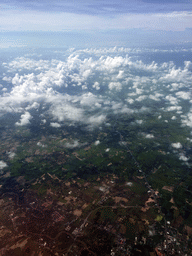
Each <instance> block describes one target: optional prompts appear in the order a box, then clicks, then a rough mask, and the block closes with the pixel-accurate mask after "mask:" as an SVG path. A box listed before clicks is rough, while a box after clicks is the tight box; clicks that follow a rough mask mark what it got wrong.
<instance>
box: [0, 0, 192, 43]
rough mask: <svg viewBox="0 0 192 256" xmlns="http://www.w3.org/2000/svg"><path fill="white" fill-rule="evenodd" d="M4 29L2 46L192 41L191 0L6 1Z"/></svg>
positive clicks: (0, 23) (1, 7) (1, 8)
mask: <svg viewBox="0 0 192 256" xmlns="http://www.w3.org/2000/svg"><path fill="white" fill-rule="evenodd" d="M0 33H1V35H2V36H1V39H0V46H1V47H9V46H12V47H13V46H38V45H39V46H46V45H50V46H76V47H77V46H80V47H81V46H83V45H85V46H91V45H93V46H97V45H98V46H105V45H107V46H113V45H114V46H115V45H118V46H120V45H123V46H136V47H137V46H147V45H157V44H162V45H166V44H182V43H191V42H192V1H190V0H180V1H178V0H168V1H165V0H134V1H133V0H126V1H124V0H114V1H109V0H97V1H96V0H71V1H65V0H64V1H58V0H56V1H50V0H46V1H45V0H42V1H37V0H28V1H24V0H15V1H13V0H10V1H9V0H1V4H0ZM53 33H54V34H53Z"/></svg>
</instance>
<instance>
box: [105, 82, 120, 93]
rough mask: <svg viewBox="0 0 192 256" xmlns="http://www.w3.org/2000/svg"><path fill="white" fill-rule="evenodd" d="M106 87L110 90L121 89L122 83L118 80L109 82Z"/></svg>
mask: <svg viewBox="0 0 192 256" xmlns="http://www.w3.org/2000/svg"><path fill="white" fill-rule="evenodd" d="M108 87H109V89H110V90H116V91H121V89H122V84H121V83H120V82H111V83H109V85H108Z"/></svg>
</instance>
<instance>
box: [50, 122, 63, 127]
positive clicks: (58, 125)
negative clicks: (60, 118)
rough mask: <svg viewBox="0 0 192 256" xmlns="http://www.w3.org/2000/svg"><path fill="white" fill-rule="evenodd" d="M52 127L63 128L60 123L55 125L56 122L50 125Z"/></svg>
mask: <svg viewBox="0 0 192 256" xmlns="http://www.w3.org/2000/svg"><path fill="white" fill-rule="evenodd" d="M50 126H51V127H54V128H60V127H61V125H60V124H59V123H55V122H52V123H50Z"/></svg>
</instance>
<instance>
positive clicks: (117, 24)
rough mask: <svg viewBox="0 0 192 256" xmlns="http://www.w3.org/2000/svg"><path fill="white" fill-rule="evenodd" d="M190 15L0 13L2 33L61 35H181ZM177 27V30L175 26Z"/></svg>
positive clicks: (191, 18)
mask: <svg viewBox="0 0 192 256" xmlns="http://www.w3.org/2000/svg"><path fill="white" fill-rule="evenodd" d="M191 20H192V13H191V12H190V11H189V12H187V11H185V12H183V11H182V12H169V13H148V14H147V15H146V14H145V13H126V14H125V13H124V14H122V13H120V14H116V15H114V16H113V18H112V17H110V16H108V15H107V16H102V15H91V14H82V13H81V14H80V13H71V12H70V13H68V12H46V11H45V12H43V11H38V12H37V11H33V10H27V9H25V10H24V9H23V10H22V9H20V10H19V11H18V10H15V8H7V9H2V10H1V11H0V24H1V29H2V30H3V31H63V30H73V29H75V30H82V29H83V30H98V29H99V30H101V29H103V30H106V29H133V28H137V29H138V28H142V29H150V30H161V31H162V30H165V31H170V30H172V31H184V30H185V29H186V28H191V26H192V25H191ZM175 24H177V26H175Z"/></svg>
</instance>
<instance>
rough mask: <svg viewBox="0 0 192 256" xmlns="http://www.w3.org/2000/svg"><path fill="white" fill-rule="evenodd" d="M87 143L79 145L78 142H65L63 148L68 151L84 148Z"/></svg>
mask: <svg viewBox="0 0 192 256" xmlns="http://www.w3.org/2000/svg"><path fill="white" fill-rule="evenodd" d="M86 145H87V143H86V142H85V143H80V142H79V141H78V140H74V141H72V142H67V143H65V145H64V146H65V147H66V148H70V149H73V148H77V147H82V146H86Z"/></svg>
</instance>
